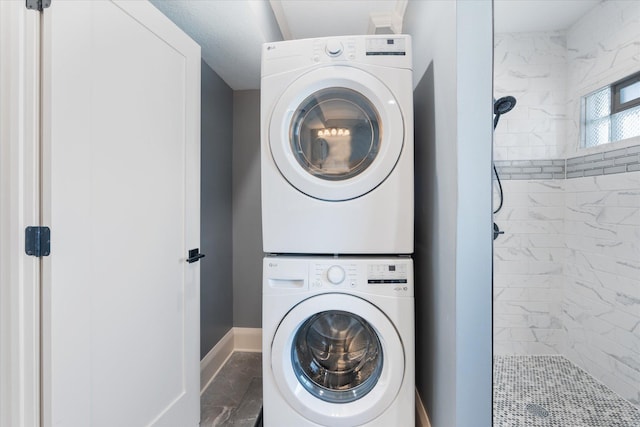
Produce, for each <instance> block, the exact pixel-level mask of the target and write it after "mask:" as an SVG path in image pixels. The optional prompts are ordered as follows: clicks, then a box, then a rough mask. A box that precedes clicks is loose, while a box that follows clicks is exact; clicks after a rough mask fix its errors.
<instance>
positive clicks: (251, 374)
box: [200, 352, 262, 427]
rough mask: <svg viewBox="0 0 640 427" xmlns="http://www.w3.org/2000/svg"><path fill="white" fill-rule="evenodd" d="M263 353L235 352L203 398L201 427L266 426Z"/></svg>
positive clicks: (201, 401) (201, 402) (203, 394)
mask: <svg viewBox="0 0 640 427" xmlns="http://www.w3.org/2000/svg"><path fill="white" fill-rule="evenodd" d="M261 413H262V353H247V352H234V353H233V354H232V355H231V357H230V358H229V359H228V360H227V362H226V363H225V364H224V366H223V367H222V368H221V369H220V371H219V372H218V374H217V375H216V376H215V377H214V378H213V380H212V381H211V383H210V384H209V386H208V387H207V389H206V390H205V391H204V393H202V395H201V396H200V420H201V421H200V427H258V426H260V425H261V424H262V420H261Z"/></svg>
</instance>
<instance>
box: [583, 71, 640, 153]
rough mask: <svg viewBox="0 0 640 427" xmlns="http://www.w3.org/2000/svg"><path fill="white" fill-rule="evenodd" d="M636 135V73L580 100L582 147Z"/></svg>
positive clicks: (639, 119)
mask: <svg viewBox="0 0 640 427" xmlns="http://www.w3.org/2000/svg"><path fill="white" fill-rule="evenodd" d="M636 136H640V73H636V74H634V75H632V76H629V77H627V78H625V79H623V80H620V81H618V82H616V83H614V84H612V85H610V86H606V87H604V88H601V89H599V90H597V91H595V92H592V93H591V94H589V95H587V96H585V97H583V99H582V141H581V142H582V147H583V148H589V147H596V146H598V145H602V144H606V143H608V142H614V141H621V140H623V139H627V138H633V137H636Z"/></svg>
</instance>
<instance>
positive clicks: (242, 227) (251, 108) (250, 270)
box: [232, 90, 263, 328]
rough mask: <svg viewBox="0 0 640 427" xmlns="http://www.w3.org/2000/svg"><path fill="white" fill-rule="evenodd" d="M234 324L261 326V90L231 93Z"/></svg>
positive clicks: (252, 326)
mask: <svg viewBox="0 0 640 427" xmlns="http://www.w3.org/2000/svg"><path fill="white" fill-rule="evenodd" d="M232 170H233V326H237V327H244V328H260V327H262V256H263V254H262V219H261V204H260V91H259V90H244V91H235V92H234V93H233V165H232Z"/></svg>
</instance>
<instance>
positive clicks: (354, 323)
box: [271, 294, 405, 427]
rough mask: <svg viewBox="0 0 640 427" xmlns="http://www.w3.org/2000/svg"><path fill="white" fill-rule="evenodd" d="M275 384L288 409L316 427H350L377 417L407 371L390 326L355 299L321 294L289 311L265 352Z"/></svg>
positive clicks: (371, 307) (378, 313)
mask: <svg viewBox="0 0 640 427" xmlns="http://www.w3.org/2000/svg"><path fill="white" fill-rule="evenodd" d="M271 368H272V370H273V374H274V379H275V382H276V384H277V385H278V388H279V389H280V391H281V393H282V394H283V396H285V398H286V400H287V403H288V404H289V405H291V407H293V408H294V409H295V410H296V411H298V413H300V414H301V415H302V416H304V417H305V418H307V419H309V420H311V421H313V422H315V423H318V424H322V425H330V426H336V427H340V426H353V425H361V424H364V423H367V422H369V421H371V420H373V419H375V418H376V417H378V416H379V415H380V414H382V413H383V412H384V411H385V410H386V409H387V408H388V407H389V405H390V404H391V403H392V402H393V401H394V399H395V398H396V396H397V394H398V392H399V390H400V387H401V385H402V381H403V379H404V371H405V355H404V349H403V346H402V342H401V340H400V337H399V335H398V332H397V331H396V329H395V327H394V326H393V324H392V323H391V321H390V320H389V318H388V317H387V316H386V315H385V314H384V313H382V312H381V311H380V310H379V309H378V308H377V307H376V306H374V305H373V304H371V303H369V302H368V301H365V300H363V299H361V298H359V297H357V296H354V295H347V294H322V295H319V296H315V297H311V298H309V299H306V300H304V301H302V302H301V303H299V304H298V305H297V306H295V307H294V308H293V309H292V310H291V311H289V313H288V314H287V315H286V316H285V318H284V319H283V320H282V322H281V323H280V325H279V327H278V329H277V331H276V333H275V335H274V339H273V342H272V345H271Z"/></svg>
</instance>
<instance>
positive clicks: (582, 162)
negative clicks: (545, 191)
mask: <svg viewBox="0 0 640 427" xmlns="http://www.w3.org/2000/svg"><path fill="white" fill-rule="evenodd" d="M495 165H496V169H498V173H499V174H500V179H504V180H510V179H523V180H533V179H545V180H547V179H568V178H581V177H585V176H597V175H609V174H615V173H625V172H636V171H640V145H635V146H632V147H627V148H620V149H617V150H611V151H604V152H602V153H597V154H588V155H585V156H578V157H571V158H568V159H566V160H564V159H551V160H547V159H545V160H496V161H495Z"/></svg>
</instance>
